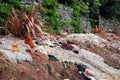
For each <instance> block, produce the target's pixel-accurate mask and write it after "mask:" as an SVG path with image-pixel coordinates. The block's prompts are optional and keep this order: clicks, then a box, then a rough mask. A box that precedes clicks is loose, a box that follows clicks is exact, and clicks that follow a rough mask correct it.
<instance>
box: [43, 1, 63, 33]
mask: <svg viewBox="0 0 120 80" xmlns="http://www.w3.org/2000/svg"><path fill="white" fill-rule="evenodd" d="M42 7H43V8H44V10H43V9H41V11H43V13H44V15H45V21H47V22H48V25H47V27H51V29H53V30H54V32H55V33H59V32H60V29H61V25H62V21H61V20H60V18H61V15H60V13H58V7H59V5H58V2H57V0H44V2H43V4H42Z"/></svg>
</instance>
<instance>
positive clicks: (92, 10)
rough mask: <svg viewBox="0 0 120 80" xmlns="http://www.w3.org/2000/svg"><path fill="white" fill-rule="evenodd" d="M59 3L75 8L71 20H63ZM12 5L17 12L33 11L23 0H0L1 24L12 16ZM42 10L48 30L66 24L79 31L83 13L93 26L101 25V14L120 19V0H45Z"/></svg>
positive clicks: (58, 30) (76, 31)
mask: <svg viewBox="0 0 120 80" xmlns="http://www.w3.org/2000/svg"><path fill="white" fill-rule="evenodd" d="M59 3H61V4H64V5H65V6H69V7H71V8H73V12H72V13H71V14H72V20H71V22H63V21H61V14H60V13H59V12H58V8H59ZM12 7H14V8H15V10H16V14H19V12H20V11H21V9H23V8H24V9H25V10H26V12H27V13H31V12H32V11H33V8H32V7H29V8H26V7H24V6H22V4H21V0H0V26H3V25H4V24H5V21H6V20H7V19H9V18H10V17H11V16H12V11H11V9H12ZM40 12H41V13H42V14H43V18H44V19H45V21H46V22H47V23H48V25H47V28H48V30H50V31H54V32H55V33H59V32H60V30H61V28H62V27H63V26H66V27H69V28H70V30H71V31H73V32H75V33H79V32H81V31H82V26H81V15H85V16H86V15H88V16H89V18H90V22H91V26H92V27H93V28H95V26H96V25H99V16H102V17H105V18H109V19H113V20H118V21H120V0H44V2H43V3H42V6H41V7H40ZM71 27H72V28H71Z"/></svg>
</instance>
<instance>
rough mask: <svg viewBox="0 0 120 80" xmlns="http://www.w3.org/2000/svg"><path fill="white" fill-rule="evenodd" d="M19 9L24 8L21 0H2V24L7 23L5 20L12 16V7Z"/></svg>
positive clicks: (0, 19) (0, 13) (0, 21)
mask: <svg viewBox="0 0 120 80" xmlns="http://www.w3.org/2000/svg"><path fill="white" fill-rule="evenodd" d="M12 7H14V8H16V9H17V10H18V12H19V10H20V9H21V8H22V6H21V2H20V0H7V1H6V0H0V25H3V24H4V23H5V20H6V19H8V18H9V17H10V16H11V8H12Z"/></svg>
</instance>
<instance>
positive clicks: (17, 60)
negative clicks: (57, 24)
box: [0, 33, 120, 80]
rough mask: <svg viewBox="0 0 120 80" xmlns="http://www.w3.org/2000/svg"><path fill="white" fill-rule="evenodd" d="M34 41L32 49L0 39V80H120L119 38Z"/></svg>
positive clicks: (83, 36) (74, 36)
mask: <svg viewBox="0 0 120 80" xmlns="http://www.w3.org/2000/svg"><path fill="white" fill-rule="evenodd" d="M54 38H55V39H56V40H55V39H54ZM33 41H34V42H35V43H36V44H35V46H36V47H35V48H32V49H31V48H30V47H29V46H28V45H26V44H25V43H24V40H22V39H20V38H16V37H13V36H5V37H1V38H0V79H1V80H90V78H91V80H114V79H115V80H120V70H119V69H120V65H119V64H120V38H119V36H116V35H115V34H110V33H107V34H106V36H104V37H101V36H100V35H97V34H92V33H89V34H61V35H57V36H56V37H55V36H53V35H50V34H48V33H44V36H42V40H41V39H40V38H37V39H36V40H33ZM84 67H85V68H84Z"/></svg>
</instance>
